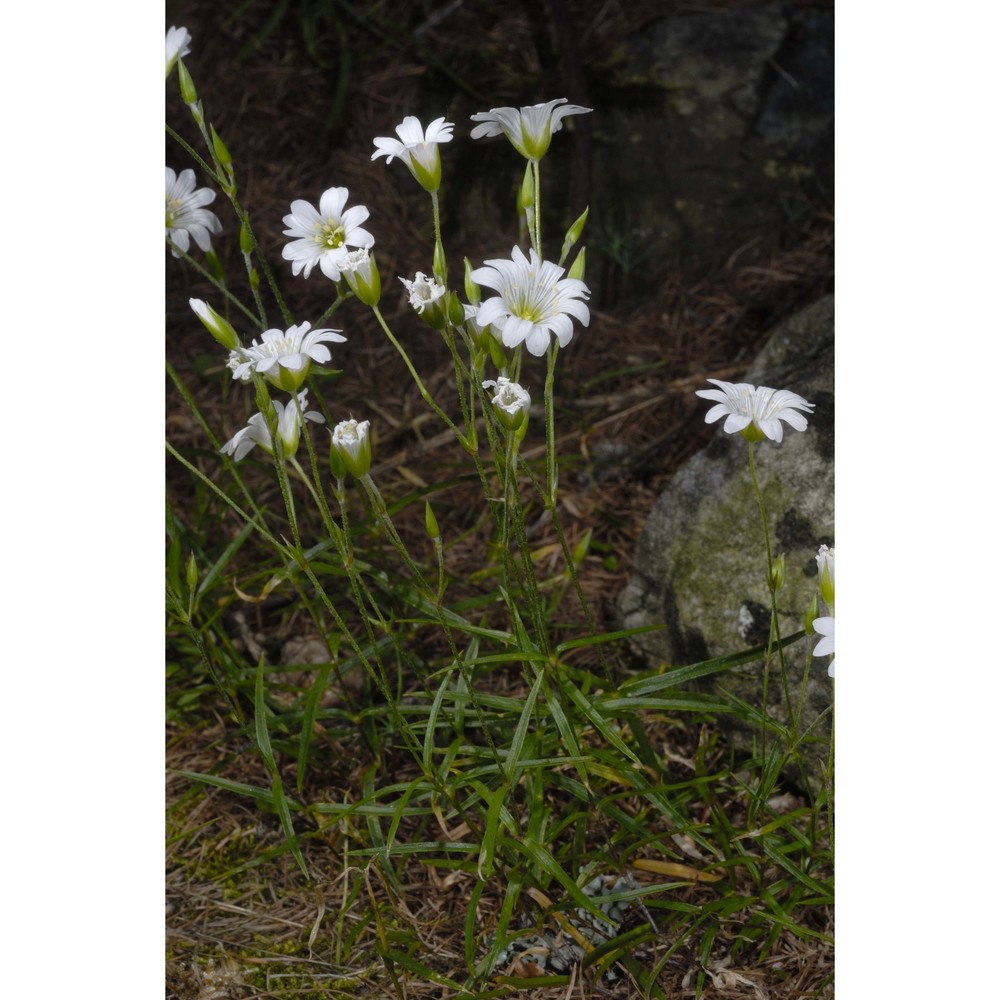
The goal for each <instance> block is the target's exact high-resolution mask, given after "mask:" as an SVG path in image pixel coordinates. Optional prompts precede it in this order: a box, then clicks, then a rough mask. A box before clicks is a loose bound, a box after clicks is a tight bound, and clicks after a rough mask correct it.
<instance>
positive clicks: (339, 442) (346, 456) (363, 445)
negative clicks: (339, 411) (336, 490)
mask: <svg viewBox="0 0 1000 1000" xmlns="http://www.w3.org/2000/svg"><path fill="white" fill-rule="evenodd" d="M370 426H371V424H370V422H369V421H368V420H363V421H362V422H361V423H360V424H359V423H358V422H357V420H353V419H352V420H342V421H341V422H340V423H339V424H337V426H336V427H334V429H333V430H332V431H331V434H332V440H333V447H334V449H335V450H336V451H337V453H338V454H339V455H340V458H341V460H342V461H343V463H344V466H345V467H346V468H347V471H348V472H350V473H351V475H352V476H357V477H358V478H359V479H360V478H361V477H362V476H364V475H366V474H367V473H368V470H369V469H370V468H371V466H372V441H371V438H370V437H369V435H368V428H369V427H370Z"/></svg>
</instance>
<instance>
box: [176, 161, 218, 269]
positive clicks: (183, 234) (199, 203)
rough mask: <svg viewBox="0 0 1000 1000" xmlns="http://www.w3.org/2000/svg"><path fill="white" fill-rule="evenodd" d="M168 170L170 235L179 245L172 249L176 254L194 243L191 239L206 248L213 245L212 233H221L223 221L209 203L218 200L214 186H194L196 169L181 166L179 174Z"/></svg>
mask: <svg viewBox="0 0 1000 1000" xmlns="http://www.w3.org/2000/svg"><path fill="white" fill-rule="evenodd" d="M166 171H167V236H168V237H169V239H170V242H171V243H172V244H173V245H174V247H176V248H177V249H176V250H172V253H173V255H174V256H175V257H179V256H180V254H179V253H178V252H177V250H183V251H184V252H185V253H187V252H188V250H189V249H190V247H191V240H192V239H193V240H194V241H195V243H197V244H198V246H199V247H201V249H202V250H203V251H204V252H205V253H208V251H209V250H211V249H212V238H211V236H210V234H211V233H221V232H222V223H221V222H219V219H218V217H217V216H216V214H215V213H214V212H210V211H209V210H208V209H207V208H205V206H206V205H210V204H211V203H212V202H213V201H215V192H214V191H213V190H212V189H211V188H199V189H198V190H197V191H196V190H195V179H194V171H193V170H190V169H188V170H182V171H181V172H180V175H179V176H178V175H177V174H175V173H174V172H173V170H171V169H170V167H167V168H166Z"/></svg>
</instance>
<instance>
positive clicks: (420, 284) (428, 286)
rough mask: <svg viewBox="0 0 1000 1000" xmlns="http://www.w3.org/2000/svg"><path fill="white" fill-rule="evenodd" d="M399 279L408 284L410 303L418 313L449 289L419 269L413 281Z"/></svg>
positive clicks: (438, 299)
mask: <svg viewBox="0 0 1000 1000" xmlns="http://www.w3.org/2000/svg"><path fill="white" fill-rule="evenodd" d="M399 280H400V281H401V282H402V283H403V284H404V285H406V291H407V293H408V294H409V296H410V305H411V306H413V308H414V309H416V310H417V312H418V313H423V311H424V310H425V309H426V308H427V307H428V306H433V305H434V304H435V303H436V302H439V301H440V300H441V297H442V296H443V295H444V293H445V292H446V291H447V290H448V289H447V288H445V287H444V285H439V284H438V283H437V282H436V281H435V280H434V279H433V278H429V277H427V275H425V274H424V273H423V271H417V276H416V277H415V278H414V279H413V281H409V280H408V279H407V278H400V279H399Z"/></svg>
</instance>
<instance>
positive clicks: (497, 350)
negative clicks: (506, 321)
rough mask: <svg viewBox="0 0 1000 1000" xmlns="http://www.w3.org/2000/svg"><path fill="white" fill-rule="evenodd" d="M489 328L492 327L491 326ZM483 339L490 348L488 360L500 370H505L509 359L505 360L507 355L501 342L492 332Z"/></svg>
mask: <svg viewBox="0 0 1000 1000" xmlns="http://www.w3.org/2000/svg"><path fill="white" fill-rule="evenodd" d="M490 329H492V327H491V328H490ZM484 339H485V340H486V342H487V346H488V347H489V349H490V360H491V361H492V362H493V364H494V365H496V366H497V368H499V369H500V371H504V370H506V369H507V368H508V367H509V365H510V361H508V360H507V355H506V354H504V350H503V344H501V343H500V341H499V340H497V338H496V337H494V336H493V334H492V333H491V334H490V335H489V336H488V337H486V338H484Z"/></svg>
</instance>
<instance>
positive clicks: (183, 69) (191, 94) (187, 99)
mask: <svg viewBox="0 0 1000 1000" xmlns="http://www.w3.org/2000/svg"><path fill="white" fill-rule="evenodd" d="M177 82H178V83H179V84H180V85H181V98H182V99H183V101H184V103H185V104H186V105H187V106H188V107H189V108H191V109H192V110H194V108H193V105H196V104H197V103H198V91H197V90H195V86H194V80H192V79H191V74H190V73H189V72H188V68H187V66H185V65H184V60H183V59H178V60H177ZM199 110H200V109H199Z"/></svg>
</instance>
